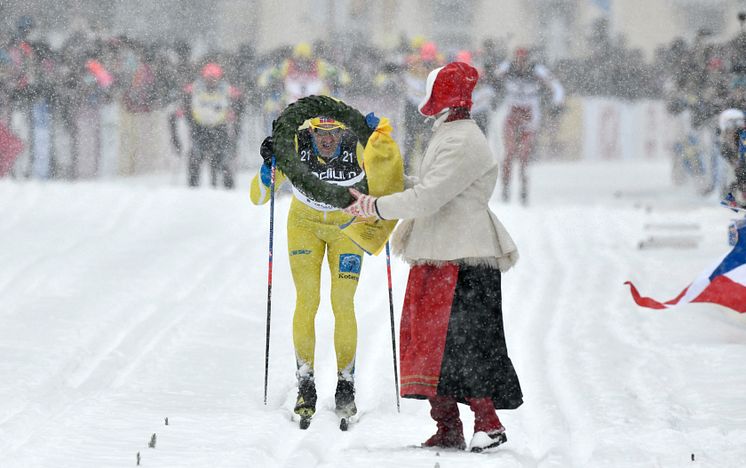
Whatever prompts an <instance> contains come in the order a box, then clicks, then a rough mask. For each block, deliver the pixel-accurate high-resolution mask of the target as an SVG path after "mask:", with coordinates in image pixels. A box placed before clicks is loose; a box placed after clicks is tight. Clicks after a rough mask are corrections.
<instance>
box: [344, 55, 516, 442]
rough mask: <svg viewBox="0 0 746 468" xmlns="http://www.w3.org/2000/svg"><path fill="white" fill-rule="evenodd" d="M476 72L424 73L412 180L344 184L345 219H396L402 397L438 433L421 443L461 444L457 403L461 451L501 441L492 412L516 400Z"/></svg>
mask: <svg viewBox="0 0 746 468" xmlns="http://www.w3.org/2000/svg"><path fill="white" fill-rule="evenodd" d="M478 78H479V76H478V73H477V71H476V70H475V69H474V68H473V67H471V66H470V65H468V64H465V63H462V62H452V63H449V64H448V65H446V66H444V67H440V68H437V69H435V70H433V71H432V72H431V73H430V75H429V76H428V79H427V95H426V96H425V99H424V100H423V101H422V103H421V104H420V106H419V110H420V113H422V114H423V115H425V116H427V117H436V120H435V124H434V126H433V135H432V138H431V140H430V143H429V145H428V147H427V151H426V153H425V156H424V158H423V160H422V163H421V164H420V167H419V168H418V171H417V174H416V177H412V178H410V180H408V182H409V187H408V188H407V189H406V190H404V191H403V192H399V193H395V194H392V195H387V196H382V197H378V198H376V197H373V196H369V195H364V194H361V193H359V192H357V191H354V190H351V192H352V194H353V196H355V198H356V201H355V202H354V203H353V204H352V205H350V206H349V207H347V208H346V209H345V211H346V212H347V213H349V214H352V215H354V216H360V217H377V218H380V219H401V220H404V221H403V222H402V223H400V225H399V227H398V228H397V230H396V232H395V233H394V237H393V244H394V251H395V252H396V253H398V254H399V255H401V256H402V257H403V258H404V259H405V260H406V261H407V262H409V263H410V265H411V269H410V272H409V280H408V283H407V290H406V295H405V298H404V306H403V310H402V318H401V338H400V340H401V342H400V345H401V348H400V353H401V394H402V396H403V397H405V398H418V399H427V400H428V401H429V402H430V405H431V410H430V415H431V416H432V418H433V419H434V420H435V422H436V423H437V428H438V429H437V432H436V433H435V435H433V436H432V437H431V438H430V439H428V440H427V441H426V442H424V443H423V446H427V447H447V448H461V449H463V448H466V443H465V439H464V432H463V426H462V423H461V419H460V416H459V410H458V406H457V403H463V404H467V405H469V407H470V408H471V410H472V411H473V412H474V415H475V422H474V435H473V437H472V439H471V443H470V445H469V449H470V450H472V451H475V452H480V451H483V450H486V449H489V448H494V447H497V446H498V445H500V444H502V443H503V442H505V441H506V440H507V438H506V436H505V428H504V427H503V425H502V424H501V422H500V419H499V418H498V416H497V413H496V409H515V408H517V407H519V406H520V405H521V404H522V402H523V395H522V392H521V387H520V383H519V382H518V377H517V375H516V372H515V369H514V368H513V364H512V362H511V360H510V358H509V357H508V351H507V347H506V344H505V334H504V330H503V319H502V297H501V287H500V278H501V273H504V272H506V271H507V270H509V269H510V268H511V267H512V266H513V265H514V264H515V263H516V261H517V260H518V250H517V248H516V246H515V244H514V243H513V240H512V239H511V237H510V235H509V234H508V232H507V230H506V229H505V227H503V225H502V224H501V223H500V221H499V220H498V219H497V217H496V216H495V214H494V213H493V212H492V211H491V210H490V207H489V205H488V203H489V200H490V198H491V196H492V193H493V191H494V189H495V185H496V183H497V172H498V161H497V159H496V157H495V156H494V155H493V154H492V152H491V151H490V149H489V146H488V144H487V139H486V137H485V136H484V134H483V133H482V131H481V130H480V129H479V127H478V126H477V124H476V123H475V122H474V121H473V120H472V119H471V118H470V109H471V104H472V100H471V94H472V91H473V90H474V87H475V85H476V83H477V80H478Z"/></svg>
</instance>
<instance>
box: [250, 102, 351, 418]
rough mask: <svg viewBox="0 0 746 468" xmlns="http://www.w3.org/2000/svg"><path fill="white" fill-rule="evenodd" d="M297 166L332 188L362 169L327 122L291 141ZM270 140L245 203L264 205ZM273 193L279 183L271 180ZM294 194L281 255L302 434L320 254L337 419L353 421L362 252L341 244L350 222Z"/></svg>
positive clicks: (347, 134) (340, 129) (311, 383)
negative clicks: (326, 276)
mask: <svg viewBox="0 0 746 468" xmlns="http://www.w3.org/2000/svg"><path fill="white" fill-rule="evenodd" d="M295 145H296V150H297V153H298V158H299V159H300V162H301V163H302V164H305V165H307V166H308V167H309V168H310V170H311V171H312V172H313V173H314V174H315V175H316V176H317V177H319V178H320V179H322V180H324V181H326V182H329V183H332V184H338V185H352V184H354V183H357V182H359V181H360V180H362V179H363V178H364V177H365V173H364V172H363V169H362V167H361V163H362V152H363V147H362V145H360V143H359V142H358V139H357V137H356V136H355V134H354V133H353V132H351V131H349V130H347V129H346V127H345V126H344V125H343V124H342V123H340V122H337V121H335V120H333V119H329V118H325V117H316V118H314V119H311V120H310V122H309V126H308V128H303V129H301V130H299V131H298V133H297V136H296V139H295ZM273 152H274V148H273V142H272V137H267V138H266V139H265V140H264V142H263V143H262V146H261V155H262V158H263V160H264V164H263V165H262V167H261V168H260V171H259V174H257V175H256V176H255V177H254V179H253V180H252V182H251V201H252V202H253V203H254V204H264V203H267V201H269V199H270V193H269V190H270V186H271V179H270V174H271V158H272V154H273ZM277 174H278V175H277V176H276V182H275V190H277V189H279V188H280V186H281V185H282V183H283V182H284V181H285V176H284V175H283V174H282V173H279V172H278V173H277ZM292 188H293V194H294V197H293V201H292V202H291V205H290V213H289V214H288V226H287V229H288V254H289V256H290V269H291V271H292V274H293V282H294V283H295V291H296V301H295V313H294V314H293V344H294V345H295V357H296V364H297V371H296V377H297V379H298V398H297V400H296V404H295V413H296V414H298V415H299V416H300V417H301V428H302V429H305V428H307V427H308V423H309V422H310V418H311V417H312V416H313V414H314V413H315V412H316V383H315V380H314V350H315V347H316V331H315V325H314V321H315V317H316V312H317V310H318V308H319V289H320V287H321V264H322V263H323V260H324V254H326V257H327V261H328V264H329V270H330V272H331V303H332V311H333V312H334V348H335V350H336V355H337V389H336V392H335V402H336V411H337V414H338V415H339V416H340V417H343V418H344V417H349V416H352V415H354V414H356V413H357V408H356V406H355V381H354V377H355V354H356V348H357V321H356V319H355V307H354V298H355V291H356V289H357V285H358V280H359V279H360V272H361V268H362V261H363V250H362V249H361V248H360V247H358V246H357V245H356V244H355V243H354V242H352V241H351V240H350V239H349V238H348V237H347V236H345V235H344V234H343V233H342V231H341V230H340V228H339V226H340V225H341V224H343V223H345V222H347V221H349V219H350V218H349V216H347V215H346V214H345V213H343V212H342V211H340V210H338V209H337V208H335V207H333V206H331V205H327V204H325V203H321V202H318V201H316V200H313V199H312V198H310V197H308V196H306V195H305V194H304V193H303V192H302V191H300V190H299V189H298V188H297V187H294V186H293V187H292Z"/></svg>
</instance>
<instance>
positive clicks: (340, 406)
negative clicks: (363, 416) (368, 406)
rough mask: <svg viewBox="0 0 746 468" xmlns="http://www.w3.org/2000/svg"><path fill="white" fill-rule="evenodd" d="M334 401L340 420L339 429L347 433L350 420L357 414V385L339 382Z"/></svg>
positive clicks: (344, 380)
mask: <svg viewBox="0 0 746 468" xmlns="http://www.w3.org/2000/svg"><path fill="white" fill-rule="evenodd" d="M334 401H335V403H336V413H337V416H338V417H339V418H340V421H339V428H340V429H341V430H343V431H346V430H347V427H348V425H349V420H350V418H351V417H352V416H354V415H355V414H357V407H356V406H355V383H354V382H353V381H352V380H346V379H339V380H337V391H336V392H335V393H334Z"/></svg>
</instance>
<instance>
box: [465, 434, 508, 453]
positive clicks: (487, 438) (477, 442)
mask: <svg viewBox="0 0 746 468" xmlns="http://www.w3.org/2000/svg"><path fill="white" fill-rule="evenodd" d="M507 441H508V438H507V436H506V435H505V429H503V428H500V429H497V430H494V431H490V432H483V431H479V432H475V433H474V435H473V436H472V438H471V443H469V450H470V451H472V452H483V451H485V450H488V449H492V448H495V447H497V446H498V445H501V444H504V443H505V442H507Z"/></svg>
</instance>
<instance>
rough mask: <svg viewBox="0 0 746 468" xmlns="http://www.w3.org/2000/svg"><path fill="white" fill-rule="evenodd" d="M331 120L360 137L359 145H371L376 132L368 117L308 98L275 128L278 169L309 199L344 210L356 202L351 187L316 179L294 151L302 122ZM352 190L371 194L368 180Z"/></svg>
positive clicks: (320, 98) (327, 101)
mask: <svg viewBox="0 0 746 468" xmlns="http://www.w3.org/2000/svg"><path fill="white" fill-rule="evenodd" d="M319 116H324V117H330V118H332V119H334V120H337V121H339V122H342V123H343V124H345V125H346V126H347V128H349V129H350V130H352V131H353V132H354V133H355V135H357V138H358V140H359V141H360V144H362V145H363V146H365V145H367V144H368V138H370V136H371V135H372V134H373V129H371V128H370V127H368V124H367V123H366V121H365V117H363V115H362V114H361V113H360V112H359V111H358V110H357V109H355V108H353V107H350V106H348V105H347V104H345V103H344V102H342V101H337V100H336V99H333V98H330V97H329V96H308V97H304V98H301V99H298V100H297V101H295V102H294V103H292V104H290V105H289V106H287V107H286V108H285V110H284V111H282V114H280V116H279V117H278V118H277V120H276V121H275V122H274V125H273V126H272V142H273V147H274V151H275V158H276V159H277V167H278V168H279V169H280V170H281V171H282V172H283V173H284V174H285V175H286V176H287V178H288V179H290V182H291V183H292V184H293V185H294V186H295V187H296V188H298V189H299V190H300V191H301V192H303V193H304V194H305V195H306V196H308V197H309V198H311V199H313V200H315V201H318V202H321V203H326V204H329V205H332V206H334V207H336V208H344V207H346V206H349V205H350V204H351V203H352V202H353V198H352V195H350V193H349V192H348V190H347V189H348V188H349V187H342V186H339V185H334V184H330V183H328V182H325V181H323V180H321V179H319V178H318V177H316V176H315V175H314V174H313V172H311V170H310V169H309V168H308V166H306V165H305V164H301V161H300V158H298V154H297V153H296V150H295V134H296V132H297V131H298V127H300V126H301V125H302V124H303V122H305V121H306V120H308V119H311V118H314V117H319ZM353 187H354V188H355V189H357V190H359V191H361V192H363V193H368V183H367V181H366V180H363V181H361V182H358V183H357V184H355V185H353Z"/></svg>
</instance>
